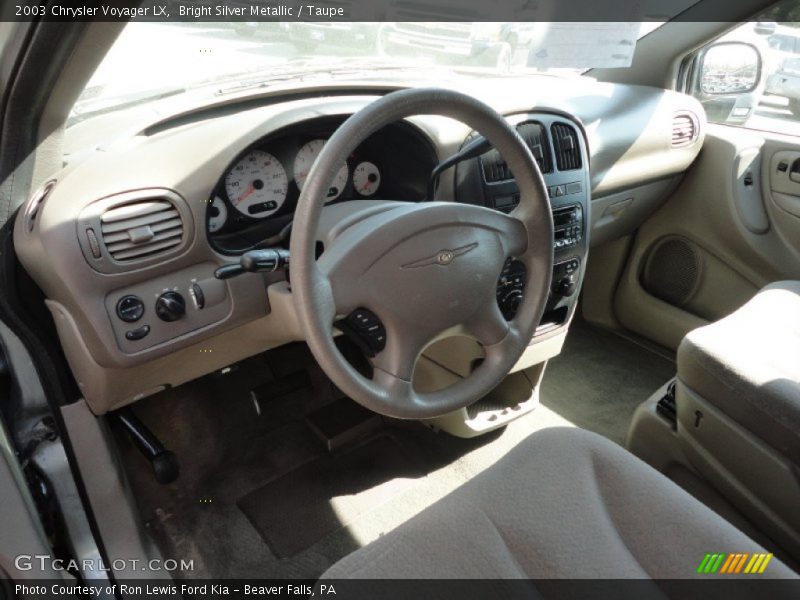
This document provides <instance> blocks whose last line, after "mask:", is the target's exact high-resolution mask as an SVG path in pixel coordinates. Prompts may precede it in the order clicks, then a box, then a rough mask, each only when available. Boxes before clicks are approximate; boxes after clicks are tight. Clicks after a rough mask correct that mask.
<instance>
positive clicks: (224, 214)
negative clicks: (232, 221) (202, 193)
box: [208, 196, 228, 233]
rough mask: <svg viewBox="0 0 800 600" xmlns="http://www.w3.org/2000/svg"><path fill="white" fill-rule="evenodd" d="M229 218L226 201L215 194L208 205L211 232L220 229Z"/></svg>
mask: <svg viewBox="0 0 800 600" xmlns="http://www.w3.org/2000/svg"><path fill="white" fill-rule="evenodd" d="M227 220H228V207H227V206H225V201H224V200H223V199H222V198H220V197H219V196H214V199H213V200H212V201H211V206H209V207H208V230H209V231H210V232H211V233H215V232H217V231H219V230H220V229H222V226H223V225H225V221H227Z"/></svg>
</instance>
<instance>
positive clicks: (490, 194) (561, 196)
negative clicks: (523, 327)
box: [456, 113, 590, 340]
mask: <svg viewBox="0 0 800 600" xmlns="http://www.w3.org/2000/svg"><path fill="white" fill-rule="evenodd" d="M510 120H511V121H512V124H513V125H514V126H515V127H516V129H517V132H518V133H519V134H520V136H521V137H522V139H523V141H524V142H525V144H526V145H527V146H528V148H530V150H531V153H532V154H533V157H534V159H535V160H536V162H537V164H538V165H539V169H540V170H541V172H542V176H543V177H544V181H545V185H546V186H547V191H548V195H549V197H550V206H551V211H552V215H553V234H554V235H553V277H552V284H551V287H550V295H549V299H548V302H547V307H546V309H545V314H544V316H543V318H542V321H541V324H540V325H539V328H538V330H537V332H536V335H535V336H534V340H535V339H536V337H538V336H540V335H545V334H547V333H549V332H553V331H554V330H557V329H558V328H560V327H561V326H563V325H566V324H567V323H568V322H569V319H570V318H571V317H572V313H573V312H574V309H575V305H576V302H577V295H578V294H577V292H578V290H580V287H581V284H582V280H583V273H584V267H585V263H586V254H587V252H588V249H589V244H588V242H589V240H588V233H589V232H588V228H587V224H588V223H589V222H590V221H589V218H588V217H589V207H590V204H589V201H590V198H589V189H590V181H589V169H588V166H589V159H588V154H587V148H586V140H585V136H584V135H583V129H582V127H581V126H580V124H579V123H577V122H575V121H573V120H571V119H570V118H568V117H566V116H562V115H557V114H549V113H548V114H544V113H535V114H526V115H517V116H515V117H514V118H512V119H510ZM471 139H472V137H470V138H468V139H467V140H466V141H465V143H468V142H469V141H470V140H471ZM456 199H457V200H458V201H459V202H464V203H471V204H480V205H482V206H486V207H488V208H493V209H495V210H500V211H503V212H506V213H509V212H511V211H512V210H514V208H516V206H517V205H518V204H519V201H520V197H519V189H518V187H517V184H516V181H515V180H514V177H513V174H512V173H511V171H510V169H509V168H508V165H507V164H506V163H505V161H504V160H503V158H502V156H500V153H499V152H497V150H490V151H489V152H487V153H486V154H484V155H482V156H480V157H478V158H476V159H473V160H471V161H468V162H464V163H462V164H460V165H458V167H457V171H456ZM525 283H526V273H525V267H524V266H523V265H522V263H520V262H519V261H516V260H514V258H513V257H511V258H509V259H508V260H507V261H506V264H505V266H504V268H503V272H502V274H501V276H500V279H499V281H498V283H497V302H498V305H499V306H500V310H501V312H502V313H503V315H504V316H505V317H506V318H507V319H511V318H513V316H514V314H515V313H516V311H517V307H518V306H519V302H520V300H521V298H522V292H523V290H524V288H525Z"/></svg>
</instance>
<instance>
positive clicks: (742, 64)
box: [685, 0, 800, 135]
mask: <svg viewBox="0 0 800 600" xmlns="http://www.w3.org/2000/svg"><path fill="white" fill-rule="evenodd" d="M798 16H800V0H784V1H783V2H781V3H779V4H777V5H775V6H774V7H773V8H771V9H770V10H769V11H768V12H767V13H765V14H763V15H761V17H759V19H758V20H754V21H751V22H747V23H742V24H741V25H739V26H738V27H736V28H735V29H733V30H731V31H729V32H728V33H726V34H725V35H723V36H722V37H720V38H718V39H716V40H715V41H714V42H712V43H710V44H708V45H707V46H705V47H704V48H703V49H701V50H700V51H699V52H698V53H697V54H696V56H695V58H694V60H693V62H692V66H691V69H689V74H688V78H687V81H686V84H685V85H686V91H687V92H688V93H690V94H692V95H693V96H695V97H696V98H697V99H698V100H700V102H701V103H702V105H703V107H704V108H705V110H706V116H707V118H708V120H709V121H712V122H715V123H725V124H728V125H737V126H741V127H747V128H751V129H759V130H765V131H776V132H780V133H788V134H796V135H800V22H798V21H800V19H798Z"/></svg>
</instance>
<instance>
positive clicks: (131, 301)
mask: <svg viewBox="0 0 800 600" xmlns="http://www.w3.org/2000/svg"><path fill="white" fill-rule="evenodd" d="M142 315H144V302H142V299H141V298H139V296H133V295H129V296H123V297H122V298H120V299H119V302H117V316H118V317H119V318H120V319H122V320H123V321H125V322H126V323H135V322H136V321H138V320H139V319H141V318H142Z"/></svg>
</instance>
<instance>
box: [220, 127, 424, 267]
mask: <svg viewBox="0 0 800 600" xmlns="http://www.w3.org/2000/svg"><path fill="white" fill-rule="evenodd" d="M341 122H342V119H341V118H340V119H336V120H332V119H330V118H326V119H321V120H317V121H314V122H311V123H308V122H307V123H302V124H299V125H297V126H294V127H290V128H288V129H286V130H284V131H282V132H278V133H276V134H272V135H270V136H268V137H267V138H265V139H263V140H261V141H259V142H257V143H256V144H255V145H253V146H251V147H249V148H247V149H245V150H244V151H243V152H242V153H240V155H239V156H238V157H237V158H236V159H235V160H234V162H233V164H231V166H230V167H229V168H228V169H227V170H226V171H225V173H224V174H223V175H222V177H221V178H220V181H219V183H218V184H217V186H216V187H215V189H214V194H213V195H212V197H211V198H210V199H209V206H208V211H207V231H208V237H209V241H210V242H211V243H212V245H213V246H215V248H216V249H217V250H218V251H220V252H223V253H240V252H243V251H246V250H248V249H250V248H253V247H256V246H258V245H259V244H260V243H262V242H263V241H264V240H266V239H268V238H270V237H272V236H275V235H276V234H278V233H279V232H280V231H281V230H282V229H283V228H285V227H286V225H288V223H289V222H291V220H292V217H293V214H294V209H295V208H296V206H297V200H298V198H299V196H300V192H301V191H302V189H303V185H304V184H305V182H306V179H307V178H308V174H309V171H310V170H311V167H312V165H313V164H314V162H315V161H316V159H317V157H318V156H319V154H320V152H321V151H322V148H323V147H324V146H325V143H326V142H327V140H328V138H329V137H330V136H331V135H332V134H333V131H335V129H336V127H338V125H340V124H341ZM435 165H436V155H435V152H434V150H433V147H432V145H431V144H430V142H429V141H428V140H427V138H425V137H424V136H423V134H422V133H421V132H419V131H418V130H417V129H416V128H414V127H413V126H411V125H409V124H405V123H398V124H395V125H390V126H388V127H386V128H384V129H382V130H381V131H378V132H377V133H375V134H374V135H373V136H371V137H370V138H369V139H367V140H366V141H365V142H364V143H362V144H361V145H360V146H359V147H358V148H357V149H356V150H355V151H354V152H353V153H352V154H350V156H347V157H343V161H342V166H341V168H340V169H339V171H338V172H337V173H336V176H335V178H334V180H333V181H332V182H331V183H330V187H329V188H328V193H327V195H326V197H325V199H324V202H325V204H331V203H334V202H341V201H345V200H358V199H373V198H379V199H382V200H406V201H412V202H417V201H420V200H422V199H423V198H424V196H425V191H426V184H427V178H428V176H429V174H430V172H431V170H432V169H433V167H434V166H435Z"/></svg>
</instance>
